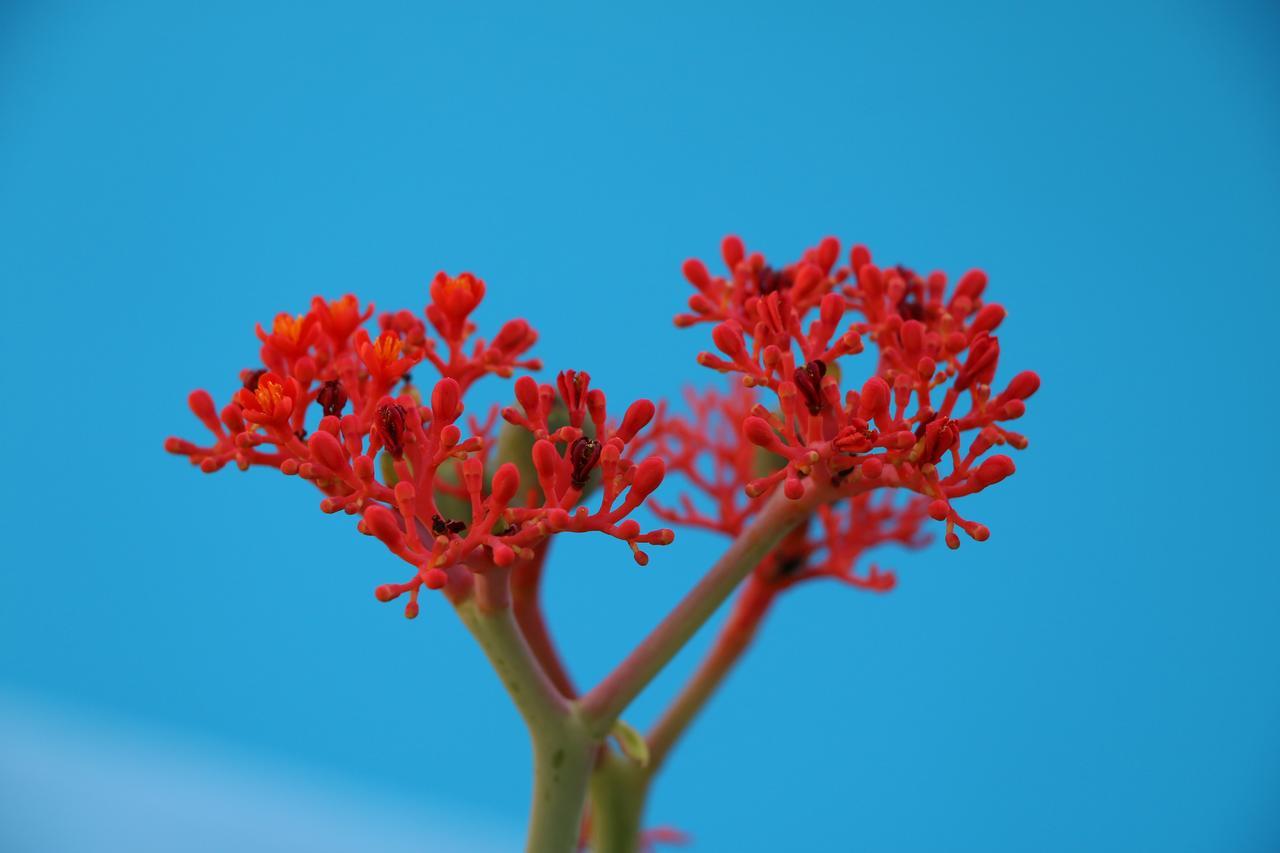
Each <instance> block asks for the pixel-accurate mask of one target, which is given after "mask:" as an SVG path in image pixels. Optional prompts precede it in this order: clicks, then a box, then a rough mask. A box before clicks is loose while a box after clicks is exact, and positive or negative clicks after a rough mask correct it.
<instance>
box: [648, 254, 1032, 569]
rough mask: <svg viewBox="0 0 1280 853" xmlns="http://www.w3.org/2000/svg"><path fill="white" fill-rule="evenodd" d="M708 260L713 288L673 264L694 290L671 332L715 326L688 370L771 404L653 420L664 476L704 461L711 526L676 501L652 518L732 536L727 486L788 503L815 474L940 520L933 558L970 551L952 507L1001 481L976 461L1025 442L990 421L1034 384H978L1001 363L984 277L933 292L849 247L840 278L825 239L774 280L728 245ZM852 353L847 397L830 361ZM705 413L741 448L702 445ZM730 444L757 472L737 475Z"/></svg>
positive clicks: (928, 284) (1015, 408)
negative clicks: (758, 460) (870, 355)
mask: <svg viewBox="0 0 1280 853" xmlns="http://www.w3.org/2000/svg"><path fill="white" fill-rule="evenodd" d="M722 249H723V257H724V262H725V265H726V266H727V267H728V270H729V274H728V276H727V277H725V276H716V275H712V274H711V273H710V272H709V271H708V269H707V267H706V265H705V264H703V263H702V262H701V261H697V260H690V261H687V262H686V263H685V265H684V274H685V277H686V278H687V279H688V280H689V282H690V283H691V284H692V285H693V286H694V287H695V288H696V290H697V292H696V293H695V294H694V295H693V296H692V297H691V298H690V299H689V307H690V309H691V313H688V314H681V315H679V316H678V317H677V318H676V324H677V325H679V326H692V325H694V324H697V323H713V324H715V325H714V326H713V328H712V332H711V337H712V340H713V342H714V343H715V346H716V349H718V350H719V352H720V354H719V355H715V354H712V353H709V352H704V353H701V354H700V355H699V357H698V360H699V362H700V363H701V364H703V365H705V366H707V367H710V368H712V369H714V370H718V371H720V372H722V373H734V374H740V375H741V377H742V382H741V384H742V386H743V387H744V389H767V390H768V391H769V392H770V393H771V395H772V399H773V400H775V401H776V404H775V405H773V406H772V407H770V406H766V405H764V404H763V403H761V402H758V401H755V400H754V399H753V398H752V397H751V396H750V393H752V392H744V391H735V392H733V393H731V394H729V395H727V396H717V397H714V398H713V397H708V398H706V399H705V400H703V401H702V402H700V403H699V404H696V405H695V406H694V416H693V417H694V420H693V421H692V422H689V421H681V420H678V419H677V420H675V421H671V422H664V423H663V425H662V426H661V428H660V429H659V430H658V435H656V436H655V437H654V439H653V440H654V441H655V442H658V443H659V445H662V444H663V443H664V442H665V443H666V444H674V445H677V447H676V448H675V449H674V452H673V450H671V449H666V450H664V452H666V453H668V455H669V458H671V459H673V460H675V467H677V468H679V469H680V470H681V471H683V472H685V473H686V474H689V473H690V472H691V471H693V470H694V469H696V468H697V466H698V464H700V463H699V462H698V459H699V454H702V455H703V456H704V457H709V458H711V459H713V460H715V466H716V468H715V471H716V474H717V476H718V477H720V478H719V479H715V480H713V481H705V480H706V477H705V476H703V478H702V479H703V481H699V480H698V478H697V476H696V475H695V483H696V484H697V485H698V486H699V487H701V488H702V489H703V490H704V491H706V492H707V493H708V494H710V496H711V497H712V498H713V500H714V501H715V502H716V503H717V505H718V507H719V513H720V514H719V518H714V519H709V518H708V517H707V516H705V515H703V514H700V513H698V512H697V511H696V510H695V509H694V508H693V506H692V504H691V503H689V502H686V504H685V506H684V509H683V511H682V512H681V513H676V512H673V511H670V510H666V509H664V510H663V512H664V513H665V516H664V517H666V518H668V519H671V520H683V521H685V522H687V523H693V524H698V525H700V526H704V527H706V526H713V527H715V526H717V525H718V526H719V527H720V528H721V529H723V530H724V531H725V532H726V533H734V532H735V531H737V530H738V529H740V528H741V525H742V523H743V521H744V519H745V518H746V517H747V516H748V515H750V514H751V512H752V511H753V510H755V509H757V508H758V506H759V503H758V502H757V503H752V504H747V505H745V506H742V505H740V504H735V503H732V502H728V501H726V499H725V498H724V495H725V494H727V489H726V483H727V482H728V481H729V480H730V479H734V480H736V481H738V482H739V483H740V484H741V485H743V486H745V490H746V494H747V495H748V496H749V497H750V498H752V499H753V500H755V499H758V498H760V497H762V496H764V495H767V494H769V493H771V492H772V491H773V490H774V489H776V488H777V487H778V486H779V485H781V486H782V488H783V490H784V492H785V494H786V495H787V497H789V498H799V497H801V496H802V495H803V494H804V492H805V483H804V481H805V479H807V478H822V481H823V482H824V483H825V484H828V485H829V486H830V487H831V489H832V490H833V492H834V494H835V495H836V496H841V497H848V496H854V495H858V494H861V493H864V492H867V491H869V490H871V489H874V488H877V487H883V486H888V487H897V488H901V489H906V490H909V491H911V492H914V493H915V494H917V495H919V496H921V497H922V498H923V499H924V500H925V502H926V507H925V509H926V511H927V513H928V515H929V516H931V517H932V518H934V519H936V520H938V521H943V522H945V524H946V535H945V539H946V542H947V545H948V546H950V547H952V548H956V547H959V544H960V539H959V536H958V535H957V534H956V532H955V528H957V527H958V528H960V529H961V530H963V531H965V533H967V534H968V535H969V536H970V537H971V538H973V539H976V540H979V541H982V540H985V539H986V538H987V537H988V535H989V532H988V530H987V528H986V527H985V526H983V525H981V524H978V523H976V522H973V521H969V520H966V519H964V518H962V517H961V516H960V515H959V514H958V513H957V511H956V509H955V506H954V503H955V501H956V499H957V498H961V497H963V496H965V495H969V494H972V493H974V492H978V491H981V490H982V489H985V488H986V487H988V486H991V485H993V484H995V483H997V482H999V481H1000V480H1003V479H1004V478H1006V477H1008V476H1009V475H1010V474H1012V473H1013V471H1014V464H1013V460H1012V459H1010V458H1009V457H1008V456H1007V455H1004V454H995V455H986V454H987V452H988V451H989V450H991V449H992V448H993V447H996V446H1003V445H1008V446H1009V447H1012V448H1015V449H1022V448H1024V447H1026V446H1027V440H1026V439H1025V438H1024V437H1023V436H1022V435H1020V434H1018V433H1016V432H1013V431H1011V430H1009V429H1008V428H1007V427H1006V426H1005V424H1006V423H1007V422H1008V421H1011V420H1014V419H1016V418H1018V417H1020V416H1022V414H1023V413H1024V412H1025V410H1026V405H1025V402H1024V401H1025V400H1026V399H1027V398H1028V397H1030V396H1031V395H1032V394H1033V393H1035V391H1036V389H1037V388H1038V387H1039V385H1040V380H1039V377H1037V376H1036V374H1035V373H1032V372H1030V371H1027V372H1023V373H1019V374H1018V375H1016V376H1015V377H1014V378H1013V379H1012V380H1011V381H1010V382H1009V383H1008V385H1007V386H1006V387H1005V388H1004V390H1002V391H999V392H998V393H997V392H995V391H993V389H992V388H991V383H992V381H993V380H994V377H995V372H996V367H997V363H998V361H999V356H1000V343H999V340H998V339H997V338H996V336H995V331H996V329H997V327H998V326H999V325H1000V323H1001V321H1003V319H1004V316H1005V311H1004V309H1003V308H1002V307H1001V306H1000V305H997V304H996V303H993V302H985V301H983V299H982V296H983V292H984V290H985V289H986V284H987V278H986V275H985V274H983V273H982V272H979V271H972V272H969V273H966V274H965V275H964V276H962V277H961V279H960V281H959V282H958V284H957V285H956V286H955V287H954V288H953V289H951V292H950V294H948V292H947V291H948V288H947V279H946V276H945V275H943V274H942V273H939V272H934V273H930V274H929V275H928V276H924V277H922V276H920V275H917V274H916V273H915V272H913V271H911V270H910V269H907V268H906V267H901V266H898V267H889V268H885V269H882V268H880V267H878V266H876V265H875V264H873V263H872V260H871V254H870V253H869V252H868V251H867V250H866V249H865V248H864V247H862V246H855V247H854V248H853V250H852V252H851V253H850V255H849V263H848V266H837V262H838V260H839V258H840V244H839V243H838V242H837V241H836V240H835V239H833V238H827V239H825V240H823V241H822V242H821V243H819V244H818V246H816V247H815V248H812V249H809V250H808V251H806V252H805V253H804V255H803V257H802V258H801V259H800V260H799V261H797V262H795V263H792V264H789V265H787V266H784V267H781V268H775V267H771V266H769V265H768V264H767V263H766V261H765V259H764V256H763V255H761V254H759V253H751V254H748V253H747V251H746V249H745V248H744V246H743V244H742V241H741V240H739V239H738V238H737V237H729V238H727V239H726V240H725V241H724V244H723V247H722ZM810 314H814V315H815V316H814V317H813V319H812V321H810V322H808V325H807V326H806V325H805V322H806V320H807V318H808V316H809V315H810ZM867 341H869V342H870V343H871V344H872V345H873V346H874V347H875V348H876V350H877V351H878V360H877V363H876V367H875V370H874V372H873V374H872V375H871V376H870V377H869V378H868V379H867V380H866V381H865V382H864V383H863V384H862V385H861V386H860V388H858V389H857V390H853V389H852V388H847V386H848V385H849V384H850V383H849V379H848V376H847V375H846V373H845V371H844V370H843V369H842V368H843V362H842V360H844V357H845V356H849V355H856V354H858V353H861V352H862V351H863V349H864V343H865V342H867ZM846 389H847V390H846ZM962 402H963V405H962ZM713 410H719V416H720V417H721V418H723V419H724V420H725V421H726V422H727V423H729V424H730V425H733V424H737V425H740V428H741V436H742V437H743V438H745V442H743V441H738V440H737V437H736V436H732V437H731V438H730V439H729V440H728V441H726V440H724V439H723V438H721V439H719V440H716V439H714V438H709V437H708V436H709V433H708V431H707V430H706V429H705V427H704V426H702V425H700V424H701V422H703V421H706V420H707V419H709V418H711V416H712V413H713ZM744 444H750V445H753V446H754V447H756V448H759V449H760V450H761V451H763V452H764V454H765V455H766V456H767V457H769V458H770V459H771V460H773V461H772V464H766V465H763V466H762V465H759V464H756V465H755V467H754V468H752V463H751V461H750V458H749V456H748V455H747V452H746V450H745V449H744V446H743V445H744ZM748 472H750V475H749V476H748ZM704 481H705V482H704ZM913 506H914V505H913ZM913 511H914V510H913Z"/></svg>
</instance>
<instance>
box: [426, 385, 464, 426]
mask: <svg viewBox="0 0 1280 853" xmlns="http://www.w3.org/2000/svg"><path fill="white" fill-rule="evenodd" d="M461 397H462V391H461V389H460V388H459V387H458V383H457V381H456V380H454V379H450V378H445V379H441V380H440V381H439V382H437V383H436V387H435V388H433V389H431V414H432V416H433V418H434V419H435V421H436V422H437V423H446V424H451V423H453V422H454V421H456V420H457V419H458V416H459V415H461V414H462V408H461V407H460V406H459V400H460V399H461Z"/></svg>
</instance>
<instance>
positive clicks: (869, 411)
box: [858, 376, 889, 428]
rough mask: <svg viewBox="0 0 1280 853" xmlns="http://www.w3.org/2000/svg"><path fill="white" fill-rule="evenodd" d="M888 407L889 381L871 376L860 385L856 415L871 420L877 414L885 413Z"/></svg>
mask: <svg viewBox="0 0 1280 853" xmlns="http://www.w3.org/2000/svg"><path fill="white" fill-rule="evenodd" d="M888 409H889V383H887V382H885V381H884V380H883V379H881V378H880V377H879V376H872V377H871V378H870V379H868V380H867V381H866V383H865V384H863V386H862V394H861V395H860V396H859V398H858V417H860V418H863V419H866V420H871V419H872V418H874V417H875V416H876V415H877V414H880V413H886V414H887V412H888ZM881 427H882V428H883V425H881Z"/></svg>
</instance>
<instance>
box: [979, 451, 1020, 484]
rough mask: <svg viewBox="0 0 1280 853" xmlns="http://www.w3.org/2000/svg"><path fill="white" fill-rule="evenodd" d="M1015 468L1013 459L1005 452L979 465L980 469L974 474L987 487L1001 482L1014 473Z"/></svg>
mask: <svg viewBox="0 0 1280 853" xmlns="http://www.w3.org/2000/svg"><path fill="white" fill-rule="evenodd" d="M1014 470H1015V467H1014V464H1013V460H1012V459H1010V458H1009V457H1008V456H1005V455H1004V454H999V455H997V456H992V457H990V458H989V459H986V460H985V461H983V463H982V464H981V465H979V466H978V470H976V471H975V472H974V473H973V476H974V479H976V480H977V481H978V483H980V484H981V485H982V486H983V487H984V488H985V487H986V486H990V485H993V484H995V483H998V482H1000V481H1001V480H1003V479H1004V478H1005V477H1008V476H1009V475H1010V474H1012V473H1013V472H1014Z"/></svg>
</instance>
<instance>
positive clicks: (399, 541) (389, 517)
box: [364, 504, 404, 549]
mask: <svg viewBox="0 0 1280 853" xmlns="http://www.w3.org/2000/svg"><path fill="white" fill-rule="evenodd" d="M364 525H365V527H366V528H367V529H368V531H369V532H370V533H372V534H373V535H374V536H377V537H378V538H379V539H381V540H382V541H383V542H384V543H386V545H387V547H389V548H392V549H399V548H402V547H403V546H404V532H403V531H402V530H401V529H400V524H399V522H397V521H396V517H395V515H394V514H393V513H392V512H391V510H389V509H387V508H386V507H385V506H382V505H381V504H371V505H370V506H368V507H366V508H365V511H364Z"/></svg>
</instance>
